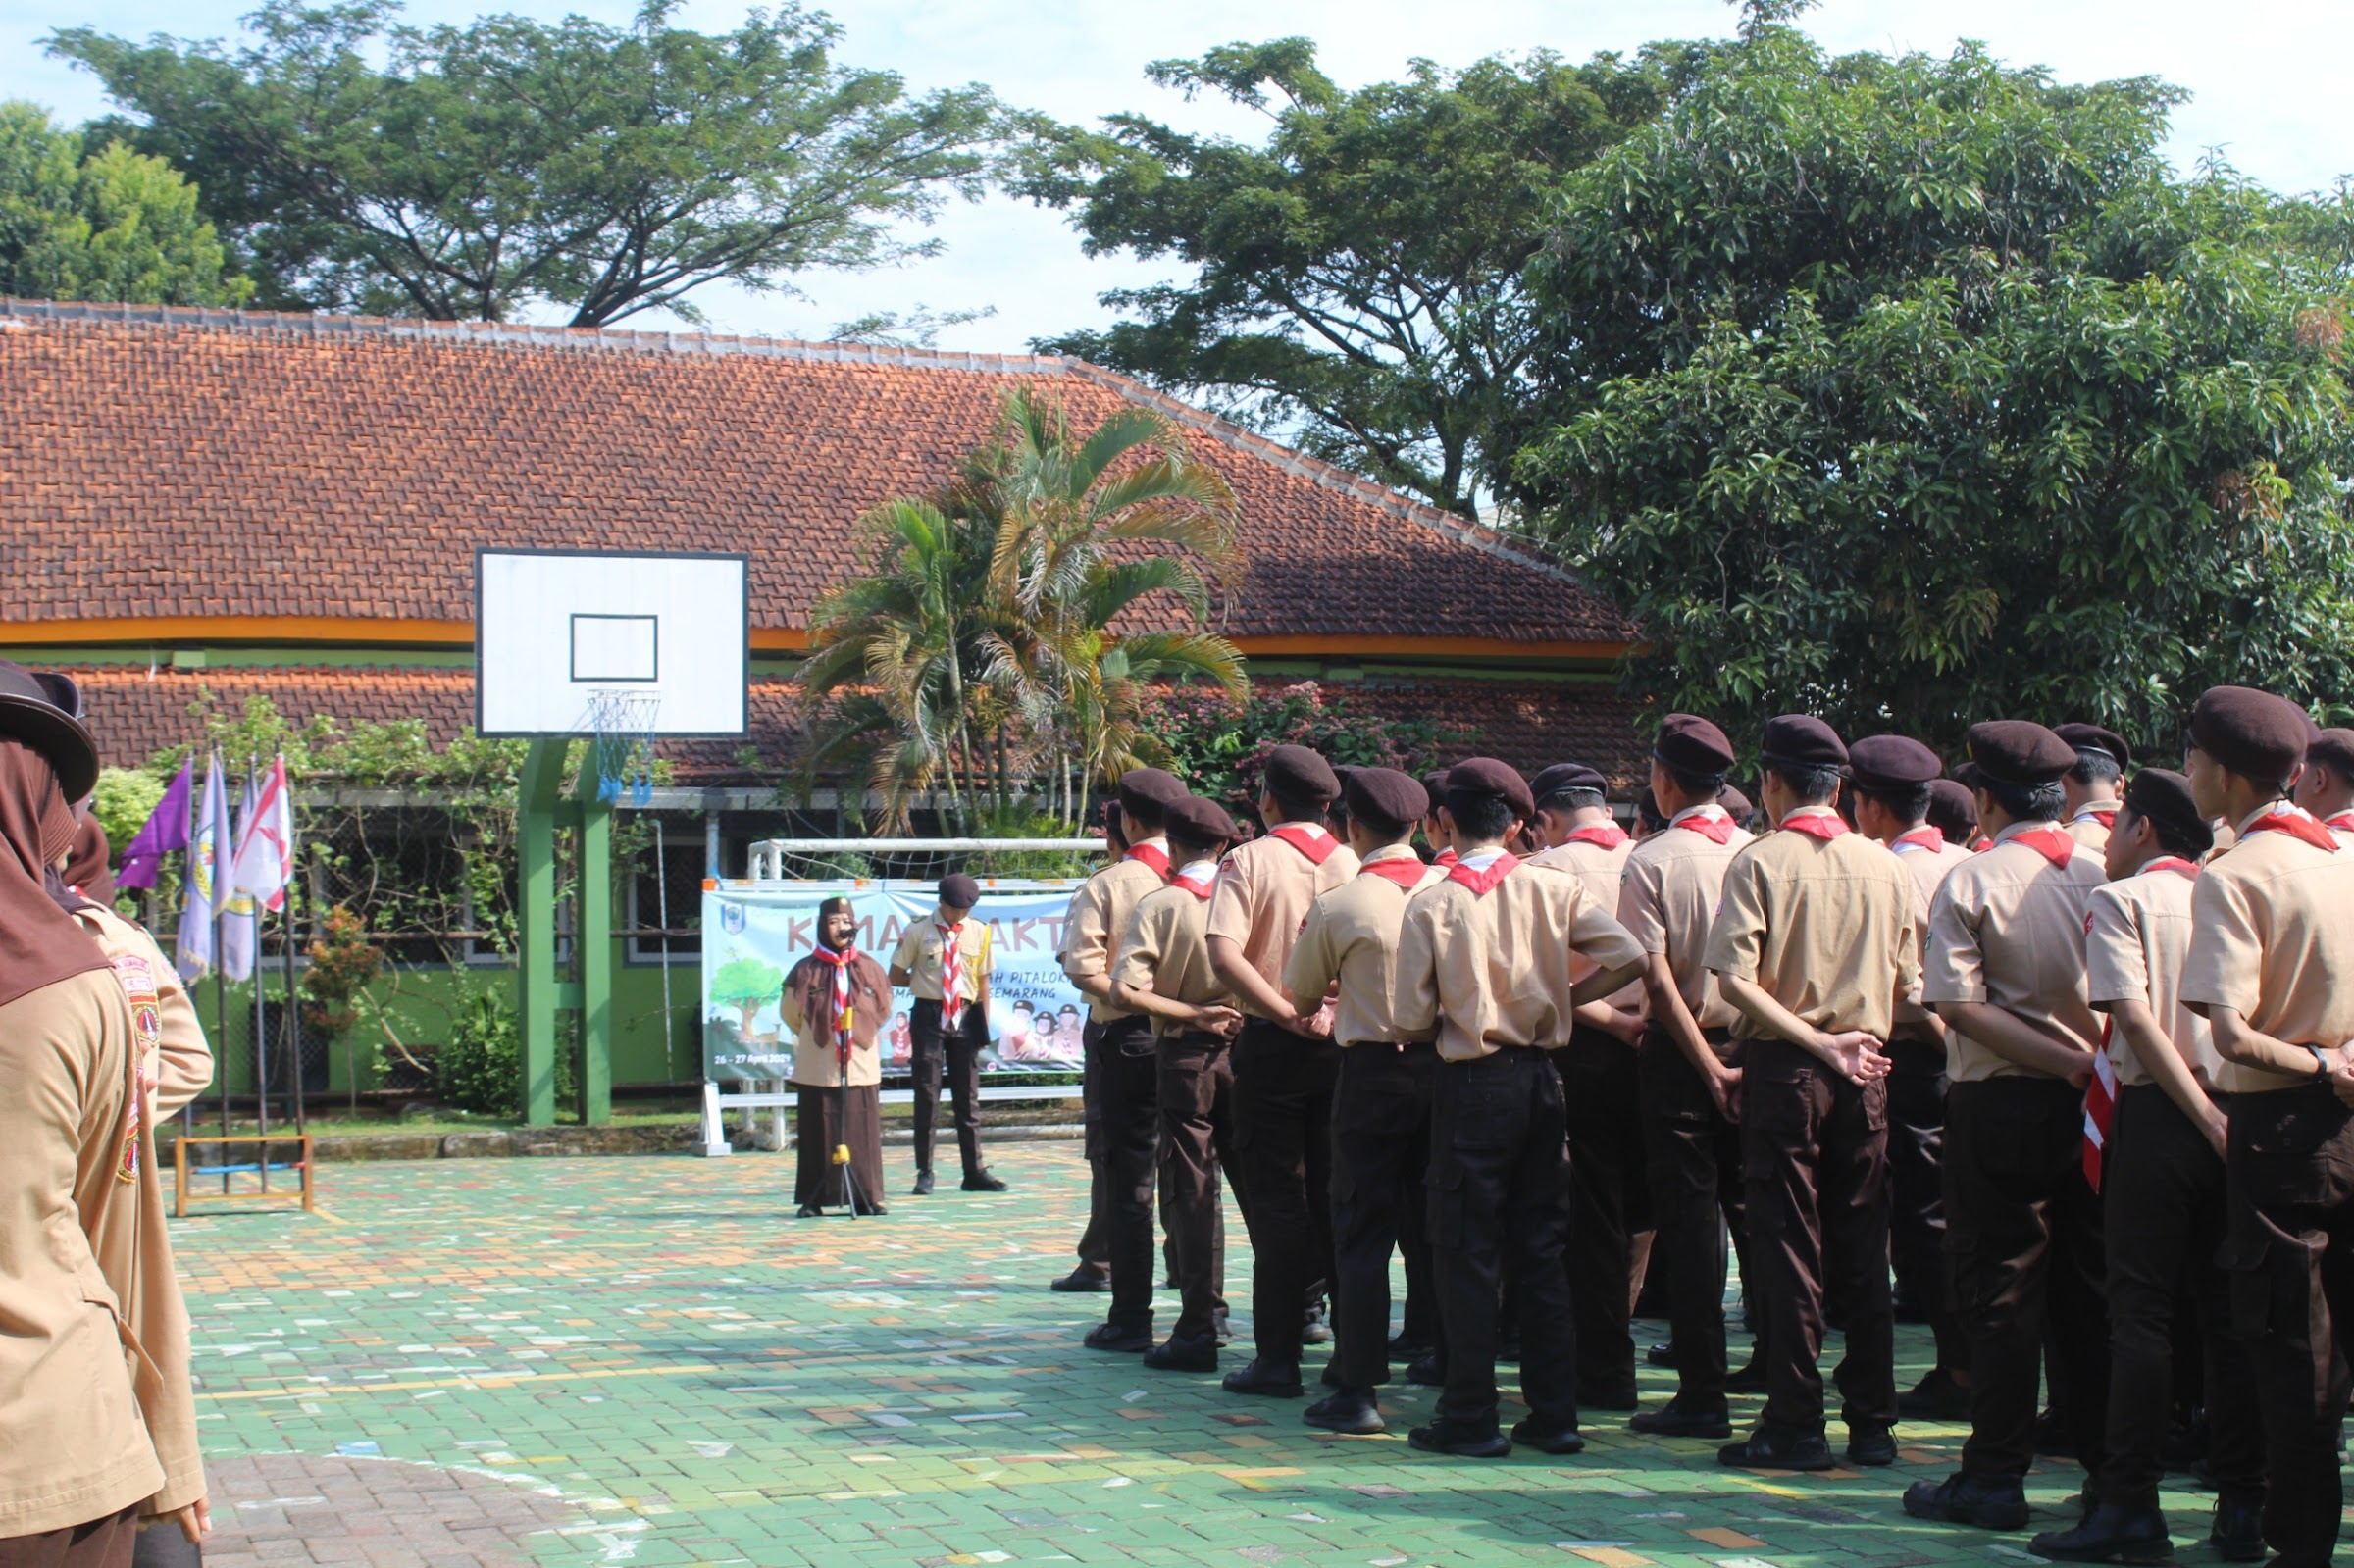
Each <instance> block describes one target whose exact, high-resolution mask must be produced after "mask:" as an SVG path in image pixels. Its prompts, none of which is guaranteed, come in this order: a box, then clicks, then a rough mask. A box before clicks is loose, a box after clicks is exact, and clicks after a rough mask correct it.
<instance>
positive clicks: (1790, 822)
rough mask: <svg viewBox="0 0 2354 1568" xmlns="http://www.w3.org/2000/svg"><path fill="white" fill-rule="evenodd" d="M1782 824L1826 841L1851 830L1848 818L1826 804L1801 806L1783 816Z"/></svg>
mask: <svg viewBox="0 0 2354 1568" xmlns="http://www.w3.org/2000/svg"><path fill="white" fill-rule="evenodd" d="M1781 826H1782V827H1784V828H1787V829H1788V830H1789V831H1790V832H1792V833H1803V834H1805V835H1807V836H1808V837H1810V838H1819V839H1821V840H1822V841H1823V842H1824V843H1826V844H1827V843H1829V842H1830V841H1831V840H1832V839H1834V838H1836V837H1838V836H1840V835H1842V834H1846V833H1849V832H1851V831H1852V830H1850V829H1849V827H1848V826H1847V819H1846V818H1844V817H1842V816H1840V815H1839V813H1837V812H1835V811H1833V810H1831V809H1829V808H1828V807H1826V806H1801V807H1800V808H1799V809H1798V810H1796V811H1793V812H1791V813H1789V814H1788V815H1786V816H1785V817H1783V818H1782V821H1781Z"/></svg>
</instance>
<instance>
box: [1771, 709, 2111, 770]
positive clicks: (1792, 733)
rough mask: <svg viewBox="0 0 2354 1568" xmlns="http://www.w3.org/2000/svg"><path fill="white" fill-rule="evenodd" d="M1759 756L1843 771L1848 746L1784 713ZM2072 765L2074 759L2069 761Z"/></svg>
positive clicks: (1820, 726)
mask: <svg viewBox="0 0 2354 1568" xmlns="http://www.w3.org/2000/svg"><path fill="white" fill-rule="evenodd" d="M1759 749H1760V754H1761V755H1762V756H1763V758H1764V759H1765V761H1766V763H1768V764H1770V765H1775V766H1779V767H1784V768H1844V767H1846V766H1847V746H1846V745H1845V744H1844V743H1843V742H1842V741H1841V740H1840V738H1839V732H1838V731H1836V730H1834V729H1832V728H1831V727H1830V726H1829V725H1827V724H1824V723H1823V722H1822V721H1821V720H1820V719H1817V718H1814V717H1813V716H1811V715H1808V714H1804V713H1785V714H1783V715H1782V716H1781V717H1780V718H1778V719H1768V720H1766V742H1765V744H1764V745H1763V746H1762V747H1760V748H1759ZM2069 761H2070V762H2072V763H2073V762H2074V761H2075V758H2074V757H2073V756H2072V757H2070V758H2069Z"/></svg>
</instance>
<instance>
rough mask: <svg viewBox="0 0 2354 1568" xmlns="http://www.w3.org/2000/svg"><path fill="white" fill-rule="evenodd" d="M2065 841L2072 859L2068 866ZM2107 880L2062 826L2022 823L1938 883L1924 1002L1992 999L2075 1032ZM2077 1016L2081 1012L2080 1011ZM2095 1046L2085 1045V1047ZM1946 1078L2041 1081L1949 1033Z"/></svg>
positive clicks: (1957, 1033) (2087, 1042)
mask: <svg viewBox="0 0 2354 1568" xmlns="http://www.w3.org/2000/svg"><path fill="white" fill-rule="evenodd" d="M2022 836H2023V837H2025V838H2026V839H2027V840H2028V841H2026V842H2023V843H2022V842H2021V838H2022ZM2063 841H2065V843H2066V845H2067V846H2068V848H2070V849H2071V850H2072V851H2073V853H2071V854H2070V856H2069V858H2068V862H2067V864H2065V865H2062V864H2059V863H2057V862H2055V861H2054V860H2053V859H2052V857H2051V856H2050V855H2047V854H2046V853H2045V852H2044V850H2043V849H2041V848H2038V847H2036V845H2038V844H2041V845H2045V846H2047V847H2050V848H2051V849H2053V850H2054V852H2055V853H2056V852H2058V850H2059V848H2060V847H2061V845H2062V843H2063ZM2107 881H2108V873H2107V872H2106V871H2104V870H2103V869H2102V866H2101V857H2100V856H2099V855H2097V854H2095V853H2094V852H2093V851H2091V850H2089V849H2086V848H2084V847H2082V846H2081V845H2080V844H2077V843H2076V841H2075V838H2074V837H2073V835H2070V834H2069V833H2067V832H2066V831H2065V830H2063V829H2062V828H2061V827H2060V825H2059V824H2057V823H2050V822H2015V823H2013V824H2012V825H2011V826H2010V827H2008V828H2005V829H2004V830H2003V831H2002V832H2001V833H2000V834H1998V835H1995V840H1994V845H1993V847H1992V848H1989V849H1986V850H1983V851H1981V852H1980V853H1978V854H1974V855H1971V856H1970V858H1969V859H1967V860H1965V861H1963V862H1962V864H1960V865H1959V866H1956V867H1955V868H1954V869H1953V870H1952V871H1951V872H1949V873H1947V874H1946V879H1945V881H1944V882H1942V883H1940V884H1939V885H1938V886H1937V896H1936V897H1935V898H1934V899H1932V900H1931V901H1930V905H1929V944H1928V959H1927V963H1926V966H1925V970H1924V974H1923V978H1922V981H1921V999H1922V1000H1923V1001H1924V1002H1927V1003H1929V1004H1931V1005H1934V1004H1936V1003H1938V1002H1992V1003H1993V1004H1994V1005H1995V1006H1997V1007H2000V1008H2003V1009H2005V1010H2006V1011H2008V1012H2010V1013H2012V1014H2014V1015H2016V1016H2017V1017H2019V1018H2021V1019H2024V1020H2026V1021H2028V1022H2029V1023H2034V1024H2040V1025H2044V1026H2048V1027H2051V1028H2056V1029H2059V1030H2060V1031H2061V1032H2062V1037H2064V1038H2065V1037H2073V1036H2074V1035H2076V1034H2077V1033H2078V1027H2079V1026H2077V1025H2071V1024H2068V1023H2066V1022H2064V1020H2066V1019H2069V1018H2072V1017H2074V1018H2078V1019H2079V1022H2080V1020H2081V1018H2082V1016H2084V1015H2085V1014H2088V1013H2089V1011H2090V1009H2089V1006H2088V1004H2087V1002H2086V999H2085V994H2084V912H2085V911H2086V910H2087V909H2088V908H2089V907H2091V903H2092V893H2093V889H2094V888H2096V887H2099V886H2102V885H2105V884H2106V883H2107ZM2079 1009H2082V1010H2083V1012H2082V1013H2079V1011H2078V1010H2079ZM2096 1043H2097V1041H2095V1040H2091V1039H2087V1040H2085V1041H2084V1044H2085V1045H2086V1046H2087V1047H2090V1046H2093V1045H2095V1044H2096ZM1945 1073H1946V1078H1947V1079H1948V1080H1949V1081H1950V1082H1952V1083H1956V1084H1974V1083H1977V1082H1979V1081H1980V1080H1982V1079H1988V1078H2021V1077H2024V1078H2041V1077H2043V1076H2044V1075H2043V1074H2041V1073H2038V1072H2036V1071H2035V1070H2034V1069H2033V1068H2031V1067H2021V1066H2020V1065H2019V1064H2018V1063H2016V1062H2013V1061H2010V1060H2009V1059H2007V1058H2005V1057H2001V1056H1997V1055H1996V1054H1995V1053H1994V1052H1992V1051H1990V1050H1988V1049H1987V1048H1986V1047H1985V1046H1983V1045H1981V1044H1979V1043H1978V1042H1977V1041H1976V1040H1974V1039H1971V1038H1970V1037H1969V1036H1967V1035H1965V1034H1963V1033H1962V1032H1961V1031H1960V1030H1958V1029H1957V1030H1952V1031H1949V1032H1948V1034H1947V1036H1946V1047H1945Z"/></svg>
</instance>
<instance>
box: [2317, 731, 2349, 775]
mask: <svg viewBox="0 0 2354 1568" xmlns="http://www.w3.org/2000/svg"><path fill="white" fill-rule="evenodd" d="M2305 760H2306V761H2307V762H2318V763H2320V764H2321V765H2322V766H2323V767H2325V768H2328V770H2329V771H2330V772H2331V773H2334V774H2336V775H2337V776H2338V778H2339V779H2341V780H2354V730H2316V731H2315V732H2314V733H2313V734H2312V735H2311V736H2310V737H2309V738H2308V739H2307V740H2306V742H2305Z"/></svg>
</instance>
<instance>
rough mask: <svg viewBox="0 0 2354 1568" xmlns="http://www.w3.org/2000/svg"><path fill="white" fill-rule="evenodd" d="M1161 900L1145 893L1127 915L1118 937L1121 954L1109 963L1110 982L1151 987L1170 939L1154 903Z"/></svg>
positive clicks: (1166, 927)
mask: <svg viewBox="0 0 2354 1568" xmlns="http://www.w3.org/2000/svg"><path fill="white" fill-rule="evenodd" d="M1186 896H1187V897H1189V898H1190V897H1192V896H1193V894H1191V893H1188V894H1186ZM1164 901H1165V900H1162V899H1157V898H1153V897H1151V896H1150V895H1147V896H1146V897H1145V898H1144V899H1143V900H1142V901H1141V902H1139V903H1138V904H1137V906H1136V913H1135V914H1133V915H1130V916H1129V917H1128V931H1127V933H1126V935H1124V936H1121V937H1120V956H1119V959H1118V961H1117V962H1116V963H1115V964H1114V965H1113V966H1112V971H1111V980H1112V984H1113V985H1115V986H1127V987H1128V988H1129V989H1130V990H1140V991H1142V990H1151V988H1152V977H1153V976H1154V974H1156V973H1157V972H1158V971H1159V969H1160V959H1161V953H1162V950H1163V949H1164V948H1165V947H1166V946H1167V945H1168V939H1169V929H1168V922H1167V921H1166V920H1165V919H1164V918H1162V917H1161V915H1160V912H1159V911H1158V910H1157V909H1155V908H1154V907H1153V906H1154V905H1155V904H1159V903H1162V902H1164Z"/></svg>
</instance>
